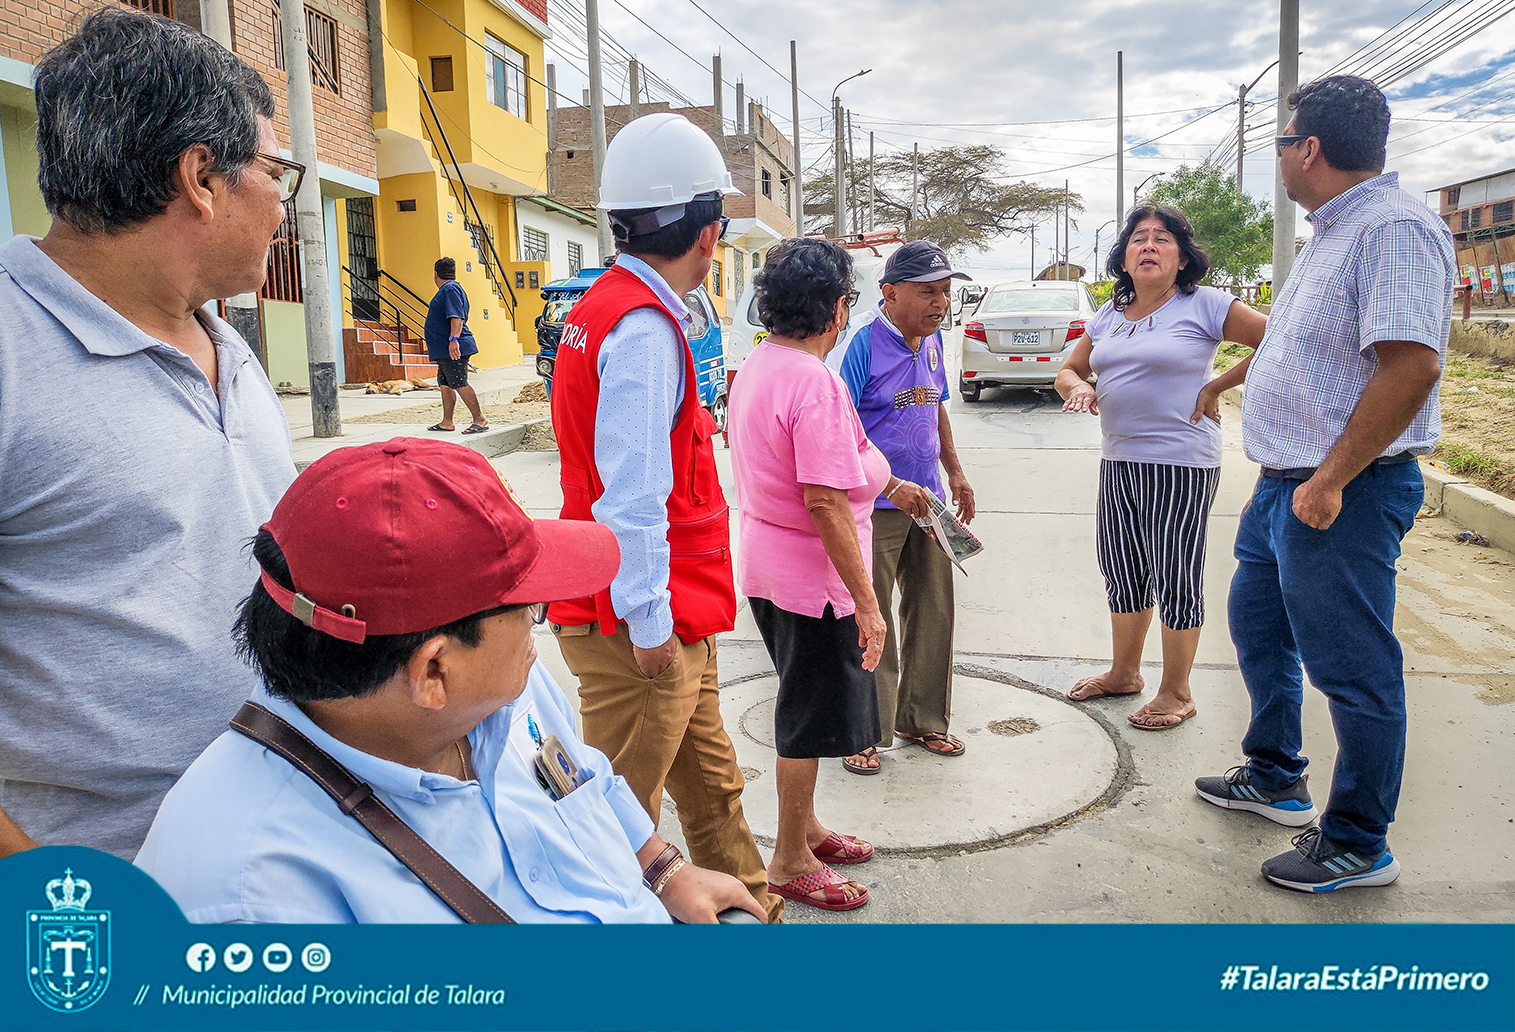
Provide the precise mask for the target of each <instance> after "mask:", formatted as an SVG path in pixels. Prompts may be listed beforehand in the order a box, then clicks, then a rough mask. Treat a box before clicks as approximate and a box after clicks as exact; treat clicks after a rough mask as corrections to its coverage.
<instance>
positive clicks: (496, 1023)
mask: <svg viewBox="0 0 1515 1032" xmlns="http://www.w3.org/2000/svg"><path fill="white" fill-rule="evenodd" d="M6 929H9V931H6ZM1512 978H1515V928H1512V927H1511V926H1509V925H1459V926H1444V925H1372V926H1368V925H1325V926H1321V925H1311V926H1304V925H1263V926H1240V925H1077V926H1058V925H872V924H857V925H846V926H837V925H827V926H815V925H811V926H794V925H789V926H784V927H777V928H762V927H743V926H716V927H682V926H675V927H653V928H649V927H630V928H628V927H613V928H612V927H604V928H602V927H588V928H586V927H572V928H565V927H542V926H521V925H507V926H493V927H488V928H485V927H472V928H466V927H457V926H415V925H404V926H395V925H390V926H374V925H370V926H363V927H358V926H332V925H191V924H189V923H187V922H186V921H185V920H184V918H183V915H182V914H181V913H180V912H179V910H178V908H177V907H176V906H175V905H174V903H173V901H172V900H170V899H169V898H168V896H167V895H165V894H164V893H163V891H162V890H161V889H159V888H158V886H157V885H156V884H155V883H154V882H153V881H152V879H150V878H149V877H147V876H146V875H145V874H143V873H142V872H140V871H138V870H137V869H136V868H134V867H132V866H130V865H129V864H126V863H123V862H122V861H120V860H118V859H116V858H115V857H112V856H108V855H106V854H104V853H98V852H95V851H93V850H88V849H76V848H58V847H54V848H49V849H39V850H34V851H32V852H28V853H22V854H19V855H17V856H14V857H11V858H9V859H6V860H4V861H0V1005H3V1007H4V1010H3V1012H0V1013H3V1014H4V1015H5V1017H4V1019H0V1027H6V1028H18V1029H55V1028H61V1029H126V1030H135V1029H161V1030H167V1029H203V1028H216V1029H244V1028H245V1029H286V1028H291V1029H292V1028H315V1027H320V1028H325V1029H389V1030H395V1029H453V1030H457V1029H539V1030H550V1029H585V1028H615V1029H665V1030H668V1029H673V1030H680V1029H732V1030H748V1029H752V1030H763V1029H807V1028H823V1027H825V1028H830V1027H834V1026H836V1025H838V1024H846V1025H862V1026H864V1027H866V1028H868V1029H870V1030H888V1029H931V1028H952V1029H1053V1030H1061V1029H1079V1030H1082V1029H1207V1030H1209V1029H1219V1030H1224V1029H1280V1028H1304V1029H1312V1028H1320V1029H1331V1030H1333V1032H1334V1030H1353V1029H1363V1030H1371V1032H1388V1030H1397V1029H1407V1030H1408V1029H1466V1030H1484V1029H1488V1030H1509V1032H1515V995H1512Z"/></svg>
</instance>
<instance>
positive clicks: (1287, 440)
mask: <svg viewBox="0 0 1515 1032" xmlns="http://www.w3.org/2000/svg"><path fill="white" fill-rule="evenodd" d="M1307 218H1308V219H1309V220H1310V223H1311V225H1312V226H1313V227H1314V230H1315V234H1314V236H1313V237H1312V238H1311V239H1310V241H1309V242H1308V243H1306V244H1305V248H1304V250H1303V251H1301V252H1300V254H1299V258H1298V259H1297V260H1296V261H1295V264H1294V268H1293V271H1291V272H1290V274H1289V279H1288V281H1287V282H1286V283H1285V284H1284V288H1283V290H1282V291H1280V293H1279V295H1278V297H1277V298H1276V299H1275V301H1274V303H1273V310H1272V313H1271V314H1270V315H1269V316H1268V329H1267V332H1266V333H1265V334H1264V335H1263V340H1262V344H1261V345H1259V346H1258V349H1257V354H1256V355H1255V356H1254V357H1253V359H1252V365H1251V366H1250V367H1249V368H1248V370H1247V383H1246V396H1245V399H1244V401H1243V405H1242V441H1243V444H1244V446H1245V448H1246V452H1247V458H1249V459H1251V460H1252V461H1253V462H1256V463H1259V464H1261V465H1263V466H1267V467H1272V468H1275V469H1289V468H1293V467H1300V466H1318V465H1320V464H1321V462H1323V461H1324V460H1325V457H1326V454H1327V453H1328V452H1330V450H1331V448H1332V446H1333V445H1335V444H1336V441H1337V439H1338V438H1340V437H1341V435H1342V432H1343V431H1345V430H1346V427H1347V421H1348V420H1349V419H1351V417H1352V413H1353V411H1354V410H1355V409H1356V407H1357V401H1358V399H1359V398H1360V397H1361V396H1362V392H1363V388H1364V387H1365V386H1367V383H1368V380H1369V378H1371V377H1372V375H1373V373H1374V372H1375V371H1376V370H1377V368H1378V355H1377V353H1376V352H1375V351H1374V350H1373V345H1374V344H1376V343H1378V342H1379V341H1413V342H1415V343H1419V344H1424V345H1425V346H1426V347H1428V348H1432V349H1434V350H1435V351H1436V352H1437V354H1439V355H1441V356H1442V358H1443V359H1445V357H1446V348H1447V334H1448V332H1449V330H1450V329H1451V325H1452V284H1453V279H1454V275H1455V271H1456V267H1457V258H1456V251H1455V250H1454V248H1453V245H1452V234H1451V233H1450V232H1449V231H1448V229H1447V227H1446V224H1445V223H1444V222H1442V220H1441V219H1440V218H1438V217H1437V216H1436V214H1435V213H1434V212H1432V211H1431V209H1429V208H1427V207H1426V206H1425V205H1423V204H1421V203H1420V202H1418V201H1416V200H1415V199H1414V198H1412V197H1411V196H1410V195H1409V194H1407V193H1405V192H1404V191H1403V190H1401V189H1400V188H1399V174H1398V173H1395V172H1390V173H1388V174H1386V175H1381V176H1375V177H1374V178H1372V179H1369V180H1366V181H1364V182H1361V183H1358V184H1357V185H1356V186H1354V187H1352V188H1351V189H1350V190H1346V191H1344V192H1342V193H1340V194H1338V195H1337V196H1336V197H1333V198H1332V199H1331V200H1329V201H1327V202H1326V203H1325V204H1323V205H1321V207H1320V208H1318V209H1317V210H1316V211H1314V212H1313V213H1311V214H1310V215H1308V216H1307ZM1440 436H1441V399H1440V396H1439V394H1438V393H1437V391H1436V390H1433V391H1432V392H1431V396H1430V397H1429V398H1428V399H1426V403H1425V405H1423V406H1422V407H1421V410H1420V411H1419V412H1418V413H1416V415H1415V418H1414V419H1413V420H1411V422H1410V425H1409V426H1408V427H1407V428H1405V431H1404V433H1402V434H1400V435H1399V437H1398V438H1397V439H1396V440H1395V441H1394V443H1392V444H1391V445H1389V447H1388V448H1386V449H1385V450H1384V452H1383V454H1384V455H1394V454H1397V453H1399V452H1403V451H1411V452H1414V453H1415V454H1418V455H1424V454H1427V453H1429V452H1430V451H1431V450H1432V449H1433V448H1434V447H1435V446H1436V441H1437V439H1438V438H1439V437H1440Z"/></svg>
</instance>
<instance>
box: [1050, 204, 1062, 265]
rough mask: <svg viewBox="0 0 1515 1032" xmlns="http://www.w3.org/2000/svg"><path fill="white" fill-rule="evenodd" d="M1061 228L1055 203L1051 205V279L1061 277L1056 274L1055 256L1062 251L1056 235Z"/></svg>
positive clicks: (1060, 220)
mask: <svg viewBox="0 0 1515 1032" xmlns="http://www.w3.org/2000/svg"><path fill="white" fill-rule="evenodd" d="M1062 228H1063V220H1062V219H1061V218H1059V217H1058V214H1057V205H1056V204H1054V205H1053V206H1052V278H1053V279H1061V278H1062V277H1061V276H1059V275H1057V256H1058V255H1059V254H1061V253H1062V248H1061V247H1060V246H1059V245H1058V241H1057V237H1058V233H1059V232H1060V231H1061V230H1062Z"/></svg>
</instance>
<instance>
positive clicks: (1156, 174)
mask: <svg viewBox="0 0 1515 1032" xmlns="http://www.w3.org/2000/svg"><path fill="white" fill-rule="evenodd" d="M1161 175H1162V173H1161V172H1154V173H1152V174H1151V175H1150V176H1148V177H1147V178H1146V179H1143V180H1142V181H1141V182H1140V183H1138V184H1136V187H1135V188H1134V189H1133V190H1132V191H1131V207H1133V208H1134V207H1136V205H1137V199H1138V198H1139V197H1141V193H1142V187H1144V186H1146V185H1147V184H1148V183H1150V182H1152V180H1154V179H1157V178H1158V177H1160V176H1161Z"/></svg>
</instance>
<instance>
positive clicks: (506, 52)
mask: <svg viewBox="0 0 1515 1032" xmlns="http://www.w3.org/2000/svg"><path fill="white" fill-rule="evenodd" d="M484 47H485V49H486V50H488V51H489V52H488V54H486V55H485V64H484V92H485V95H486V96H487V97H488V98H489V102H490V103H491V104H493V105H494V106H495V107H497V108H504V109H505V110H506V111H509V112H510V113H511V114H512V115H515V116H516V117H517V118H519V119H521V120H522V121H525V120H526V55H525V54H523V53H521V52H520V51H519V50H517V49H516V48H515V47H512V46H507V45H506V44H505V43H502V42H501V41H500V40H497V39H495V38H494V37H493V36H491V35H490V34H489V33H487V32H486V33H484Z"/></svg>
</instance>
